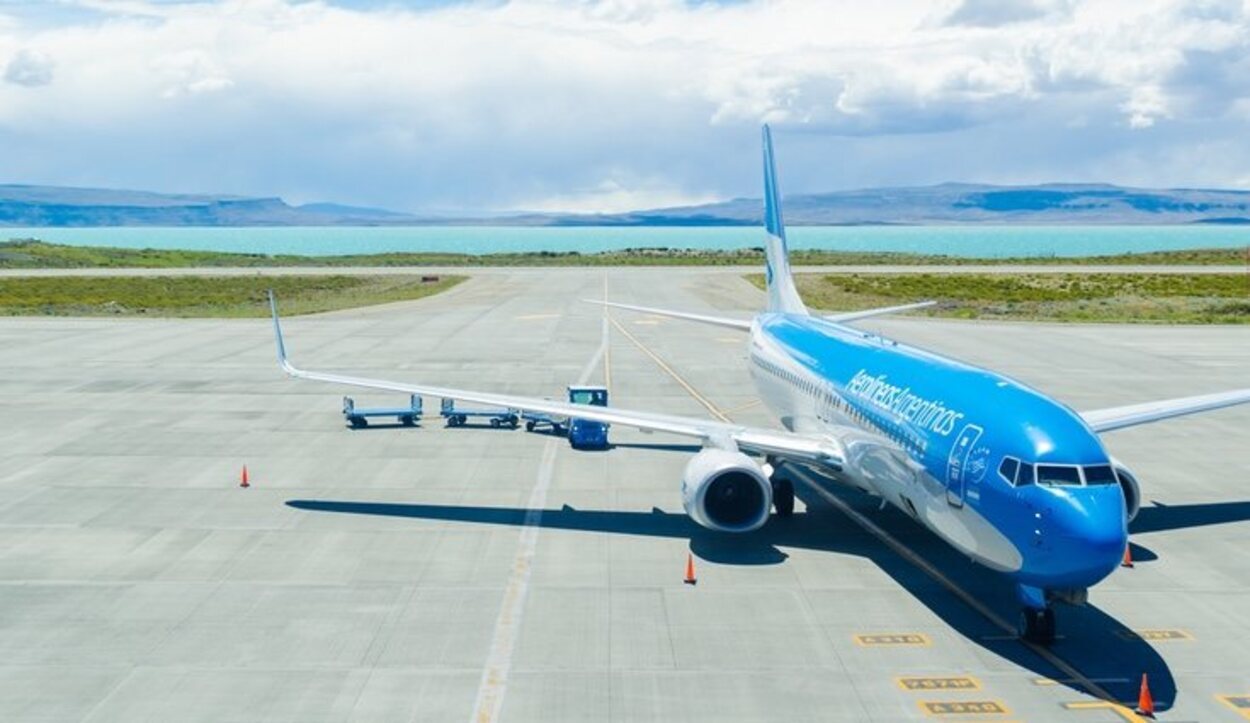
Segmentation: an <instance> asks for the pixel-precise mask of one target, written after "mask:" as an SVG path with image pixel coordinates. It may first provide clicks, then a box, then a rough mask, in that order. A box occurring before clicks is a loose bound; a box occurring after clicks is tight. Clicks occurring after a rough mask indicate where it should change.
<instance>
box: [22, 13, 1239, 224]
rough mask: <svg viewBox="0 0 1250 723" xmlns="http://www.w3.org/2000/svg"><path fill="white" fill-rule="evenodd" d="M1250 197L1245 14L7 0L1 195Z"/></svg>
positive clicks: (666, 199)
mask: <svg viewBox="0 0 1250 723" xmlns="http://www.w3.org/2000/svg"><path fill="white" fill-rule="evenodd" d="M762 122H770V123H772V124H774V128H775V131H776V136H777V138H776V141H777V144H778V149H777V150H778V159H779V163H780V165H781V168H782V183H783V186H784V187H785V189H786V190H787V191H788V192H790V193H794V192H815V191H823V190H834V189H845V188H861V187H870V186H886V185H917V184H930V183H939V182H942V181H973V182H994V183H1014V182H1040V181H1108V182H1114V183H1123V184H1136V185H1144V186H1213V187H1239V188H1250V0H1209V1H1194V2H1185V1H1182V0H1106V1H1097V0H1094V1H1091V2H1077V1H1076V0H914V1H913V0H876V1H875V2H863V0H849V1H843V0H810V1H809V0H773V1H768V2H764V1H756V0H735V1H733V2H728V1H726V2H712V1H710V0H708V1H703V2H699V1H696V0H600V1H593V0H583V1H575V0H531V1H528V2H455V1H454V0H424V1H408V2H404V1H401V0H393V1H387V0H354V1H349V0H337V1H335V0H323V1H317V2H303V1H296V0H223V1H220V2H186V1H184V2H170V1H168V0H166V1H164V2H156V1H152V0H147V1H145V0H77V1H74V0H65V1H64V2H57V1H56V0H43V1H40V2H34V1H32V0H0V182H11V183H12V182H23V183H42V184H59V185H85V186H105V187H122V188H141V189H151V190H159V191H179V192H221V193H236V194H246V195H281V196H283V197H285V198H286V199H288V200H290V201H293V202H307V201H316V200H333V201H339V202H344V203H354V204H362V205H371V206H381V207H388V208H396V209H403V210H410V211H421V210H427V211H429V210H435V211H438V210H443V211H464V210H501V209H569V210H609V211H612V210H623V209H627V208H637V207H655V206H662V205H669V204H683V203H689V202H695V201H703V200H712V199H722V198H731V197H735V196H748V195H749V196H758V195H759V189H758V186H759V170H758V169H759V160H758V159H759V151H758V142H759V131H758V128H759V125H760V123H762Z"/></svg>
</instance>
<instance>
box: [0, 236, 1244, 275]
mask: <svg viewBox="0 0 1250 723" xmlns="http://www.w3.org/2000/svg"><path fill="white" fill-rule="evenodd" d="M1247 254H1248V252H1247V250H1246V249H1191V250H1186V251H1159V252H1151V253H1141V254H1119V255H1116V256H1085V257H1078V258H1068V257H1060V256H1037V257H1019V258H1006V259H991V258H965V257H960V256H943V255H936V254H934V255H926V254H903V253H869V252H857V251H795V252H793V254H792V261H793V263H795V264H796V265H803V266H868V265H874V266H875V265H905V266H920V265H935V264H937V265H951V266H966V265H971V264H993V265H1012V264H1047V265H1058V264H1115V265H1123V264H1143V265H1204V266H1206V265H1230V266H1235V265H1245V264H1246V263H1247V260H1248V258H1250V257H1248V255H1247ZM763 263H764V255H763V252H762V249H758V248H757V249H739V250H735V251H700V250H691V249H667V248H639V249H625V250H622V251H607V252H602V253H591V254H582V253H578V252H575V251H570V252H550V251H547V252H534V253H498V254H484V255H472V254H448V253H389V254H360V255H353V256H293V255H278V256H268V255H264V254H235V253H219V252H215V251H178V250H157V249H121V248H107V247H86V246H65V245H62V244H50V243H44V242H42V241H37V240H33V239H16V240H12V241H7V242H0V268H9V269H36V268H38V269H71V268H148V269H151V268H161V269H164V268H187V267H257V266H320V267H345V266H735V265H737V266H762V265H763Z"/></svg>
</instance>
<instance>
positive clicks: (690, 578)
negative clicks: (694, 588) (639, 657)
mask: <svg viewBox="0 0 1250 723" xmlns="http://www.w3.org/2000/svg"><path fill="white" fill-rule="evenodd" d="M682 582H684V583H686V584H687V585H695V584H698V582H699V581H698V580H697V579H695V576H694V555H692V554H691V553H689V552H687V553H686V579H685V580H682Z"/></svg>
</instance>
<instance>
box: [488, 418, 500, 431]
mask: <svg viewBox="0 0 1250 723" xmlns="http://www.w3.org/2000/svg"><path fill="white" fill-rule="evenodd" d="M490 426H492V427H494V428H495V429H499V420H498V419H492V420H490Z"/></svg>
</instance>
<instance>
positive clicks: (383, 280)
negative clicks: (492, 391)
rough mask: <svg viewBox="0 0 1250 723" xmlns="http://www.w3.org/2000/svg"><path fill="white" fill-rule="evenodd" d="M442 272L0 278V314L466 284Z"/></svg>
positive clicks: (316, 297) (395, 297)
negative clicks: (426, 276) (430, 276)
mask: <svg viewBox="0 0 1250 723" xmlns="http://www.w3.org/2000/svg"><path fill="white" fill-rule="evenodd" d="M464 279H465V277H463V276H442V277H440V278H438V280H437V281H428V282H422V281H421V277H420V276H406V275H403V276H266V277H259V276H217V277H213V276H179V277H161V276H72V277H55V278H54V277H14V278H0V315H9V316H34V315H47V316H173V317H263V316H268V315H269V306H268V301H267V298H268V297H267V295H266V292H267V291H268V290H269V289H273V291H274V293H275V294H276V295H277V296H278V299H279V301H280V302H281V305H282V313H283V314H284V315H285V314H290V315H295V314H312V313H316V312H321V311H334V310H336V309H347V308H352V307H357V306H369V305H372V304H384V303H388V302H392V301H409V300H412V299H420V298H422V297H424V296H429V295H431V294H437V293H439V292H441V291H445V290H447V289H449V288H451V287H453V286H455V285H456V284H458V283H460V282H461V281H464Z"/></svg>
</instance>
